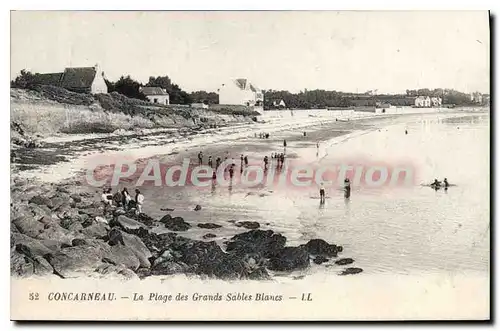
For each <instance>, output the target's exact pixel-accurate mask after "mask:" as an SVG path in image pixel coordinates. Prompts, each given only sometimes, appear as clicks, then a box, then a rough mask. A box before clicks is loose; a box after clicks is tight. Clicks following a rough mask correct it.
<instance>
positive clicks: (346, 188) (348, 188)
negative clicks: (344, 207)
mask: <svg viewBox="0 0 500 331" xmlns="http://www.w3.org/2000/svg"><path fill="white" fill-rule="evenodd" d="M350 196H351V181H350V180H349V178H346V179H344V197H345V198H346V199H348V198H349V197H350Z"/></svg>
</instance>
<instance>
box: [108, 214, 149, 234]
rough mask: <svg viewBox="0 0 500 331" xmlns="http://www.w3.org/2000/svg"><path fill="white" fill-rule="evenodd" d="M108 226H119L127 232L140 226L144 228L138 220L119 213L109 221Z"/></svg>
mask: <svg viewBox="0 0 500 331" xmlns="http://www.w3.org/2000/svg"><path fill="white" fill-rule="evenodd" d="M110 226H119V227H121V228H122V229H123V230H124V231H125V232H128V231H130V230H138V229H140V228H146V226H145V225H144V224H142V223H141V222H138V221H136V220H133V219H131V218H129V217H127V216H124V215H120V216H118V217H116V218H114V219H113V220H112V221H111V222H110Z"/></svg>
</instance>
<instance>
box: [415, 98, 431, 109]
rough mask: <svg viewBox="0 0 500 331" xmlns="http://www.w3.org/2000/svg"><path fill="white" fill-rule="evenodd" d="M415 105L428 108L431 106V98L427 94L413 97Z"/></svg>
mask: <svg viewBox="0 0 500 331" xmlns="http://www.w3.org/2000/svg"><path fill="white" fill-rule="evenodd" d="M415 107H417V108H430V107H431V98H430V97H429V96H427V97H424V96H418V97H417V98H415Z"/></svg>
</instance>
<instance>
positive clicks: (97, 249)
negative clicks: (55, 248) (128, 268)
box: [45, 241, 138, 278]
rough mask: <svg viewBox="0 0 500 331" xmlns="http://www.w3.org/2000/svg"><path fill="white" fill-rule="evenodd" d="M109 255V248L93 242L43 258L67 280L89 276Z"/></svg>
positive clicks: (64, 249)
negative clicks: (83, 275) (84, 275)
mask: <svg viewBox="0 0 500 331" xmlns="http://www.w3.org/2000/svg"><path fill="white" fill-rule="evenodd" d="M109 255H110V247H109V246H107V245H106V244H105V243H99V242H97V241H94V242H87V245H82V246H75V247H66V248H63V249H61V250H60V251H59V252H56V253H53V254H48V255H46V256H45V257H46V259H47V261H48V262H49V263H50V264H51V265H52V267H53V268H54V272H55V273H56V274H58V275H60V276H61V277H63V278H68V277H78V276H81V275H82V274H86V275H89V274H91V273H92V272H93V271H94V270H95V269H96V268H97V267H98V266H99V265H100V264H101V261H102V259H103V258H104V257H106V256H109ZM137 264H138V261H137Z"/></svg>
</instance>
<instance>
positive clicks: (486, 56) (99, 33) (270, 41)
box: [11, 11, 490, 94]
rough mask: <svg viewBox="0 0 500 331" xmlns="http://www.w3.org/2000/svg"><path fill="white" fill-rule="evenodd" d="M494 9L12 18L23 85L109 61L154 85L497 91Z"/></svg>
mask: <svg viewBox="0 0 500 331" xmlns="http://www.w3.org/2000/svg"><path fill="white" fill-rule="evenodd" d="M489 63H490V35H489V18H488V12H486V11H429V12H426V11H412V12H410V11H402V12H383V11H380V12H376V11H343V12H334V11H303V12H297V11H295V12H294V11H274V12H272V11H267V12H261V11H254V12H246V11H239V12H221V11H208V12H207V11H205V12H203V11H192V12H181V11H178V12H160V11H148V12H125V11H123V12H118V11H117V12H113V11H107V12H99V11H94V12H92V11H79V12H76V11H73V12H71V11H66V12H65V11H52V12H48V11H31V12H28V11H16V12H12V13H11V79H12V78H14V77H15V76H17V75H18V74H19V71H20V70H21V69H28V70H31V71H32V72H40V73H43V72H61V71H62V70H63V69H64V68H65V67H69V66H75V67H81V66H93V65H95V64H99V66H100V67H101V68H102V70H103V71H104V73H105V75H106V77H107V78H108V79H110V80H113V81H114V80H117V79H118V78H119V77H120V76H122V75H131V77H132V78H134V79H136V80H139V81H141V82H143V83H146V82H147V79H148V77H149V76H160V75H162V76H163V75H168V76H169V77H170V78H171V79H172V81H173V82H175V83H177V84H178V85H179V86H180V87H181V88H182V89H184V90H186V91H188V92H191V91H196V90H205V91H217V89H218V88H219V86H220V85H221V84H224V83H227V82H228V81H230V80H231V79H236V78H247V79H249V80H250V81H251V82H253V83H254V84H255V85H256V86H258V87H260V88H261V89H273V90H289V91H291V92H298V91H300V90H304V89H308V90H312V89H325V90H337V91H344V92H359V93H362V92H366V91H368V90H375V89H376V90H378V92H377V93H379V94H380V93H400V92H403V93H404V91H405V90H406V89H418V88H439V87H441V88H454V89H457V90H460V91H463V92H473V91H479V92H483V93H489V84H490V82H489V80H490V64H489Z"/></svg>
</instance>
